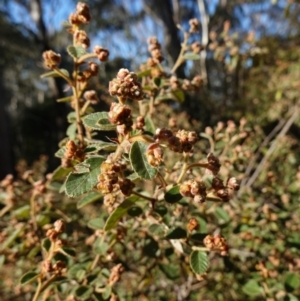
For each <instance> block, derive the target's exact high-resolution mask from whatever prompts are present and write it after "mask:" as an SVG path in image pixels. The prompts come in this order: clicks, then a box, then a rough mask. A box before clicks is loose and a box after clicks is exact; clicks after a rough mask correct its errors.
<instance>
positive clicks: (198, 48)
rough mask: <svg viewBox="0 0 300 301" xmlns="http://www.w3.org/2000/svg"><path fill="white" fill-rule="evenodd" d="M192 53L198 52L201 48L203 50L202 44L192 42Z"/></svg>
mask: <svg viewBox="0 0 300 301" xmlns="http://www.w3.org/2000/svg"><path fill="white" fill-rule="evenodd" d="M191 48H192V51H193V53H196V54H198V53H199V52H200V51H201V50H203V46H202V45H201V44H200V43H199V42H194V43H193V44H192V45H191Z"/></svg>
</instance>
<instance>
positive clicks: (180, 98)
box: [172, 90, 185, 102]
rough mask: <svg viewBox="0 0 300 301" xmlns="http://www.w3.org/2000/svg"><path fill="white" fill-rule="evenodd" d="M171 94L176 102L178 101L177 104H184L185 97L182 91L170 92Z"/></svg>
mask: <svg viewBox="0 0 300 301" xmlns="http://www.w3.org/2000/svg"><path fill="white" fill-rule="evenodd" d="M172 94H173V95H174V97H175V100H176V101H178V102H184V99H185V95H184V93H183V91H182V90H175V91H172Z"/></svg>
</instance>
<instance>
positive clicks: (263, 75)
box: [0, 0, 300, 301]
mask: <svg viewBox="0 0 300 301" xmlns="http://www.w3.org/2000/svg"><path fill="white" fill-rule="evenodd" d="M200 2H201V3H204V7H205V13H206V19H205V20H204V21H203V15H201V14H200V12H199V3H200ZM87 3H88V4H89V6H90V7H91V12H92V16H93V22H92V23H91V24H90V25H89V29H88V31H89V32H90V33H92V34H91V36H92V37H93V39H92V44H96V43H97V44H100V45H102V46H103V47H105V48H108V49H109V50H110V52H111V57H110V61H109V62H108V63H106V64H105V65H102V66H101V70H100V72H99V78H98V81H97V83H96V85H97V89H98V92H99V96H100V97H101V98H102V100H103V101H102V102H101V104H100V105H99V106H100V107H99V110H101V109H103V108H105V106H107V101H106V94H105V93H104V92H103V93H102V92H101V91H103V90H105V88H106V87H107V83H108V81H109V80H110V79H112V78H113V77H114V76H115V74H116V72H117V71H118V69H119V68H122V67H125V68H129V69H131V70H138V68H139V67H138V66H139V65H140V64H141V63H143V62H145V61H146V59H147V55H148V54H147V46H146V41H147V38H148V37H150V36H153V35H156V36H157V37H158V39H159V41H160V42H161V43H162V45H163V49H164V50H165V53H164V55H165V57H166V58H167V62H165V64H170V65H172V64H173V63H174V61H175V60H176V57H177V55H178V53H179V51H180V32H179V31H178V30H177V27H176V24H177V23H179V24H182V26H183V27H185V28H187V27H188V20H189V19H191V18H199V19H201V18H202V25H204V26H205V23H206V25H208V32H207V36H208V45H207V47H206V57H205V67H203V65H202V66H201V62H198V61H193V63H189V64H186V65H185V66H184V68H181V69H179V70H178V76H179V77H184V76H185V77H188V78H192V77H193V76H194V75H195V74H199V73H201V74H205V73H206V74H207V77H205V78H204V80H205V84H204V85H203V87H202V89H201V91H199V93H197V94H193V95H186V97H185V101H184V102H183V103H181V104H176V105H173V106H171V109H170V107H168V108H165V107H163V108H162V109H161V111H158V114H160V115H159V116H161V117H162V118H166V120H167V118H168V117H170V116H172V114H173V115H174V113H172V112H174V110H175V113H176V112H177V113H180V115H178V116H180V117H179V118H180V119H181V124H183V123H188V124H189V125H188V126H189V127H190V128H192V129H193V130H195V131H197V132H201V131H205V128H207V127H213V126H214V125H216V124H217V122H218V121H224V122H227V120H233V121H234V122H235V123H236V124H239V120H240V119H241V118H242V117H244V118H246V120H247V122H248V123H247V126H249V127H251V128H252V129H253V130H251V135H250V136H249V137H250V138H249V137H248V138H247V139H248V140H247V141H244V142H242V143H244V145H245V146H246V149H248V150H249V153H248V154H247V153H246V154H245V153H241V152H240V153H239V150H238V149H237V150H235V149H232V150H230V152H229V153H228V155H227V156H228V158H229V159H228V160H230V158H233V157H235V156H236V157H238V158H240V159H239V160H240V161H237V162H238V163H235V164H237V165H236V166H235V167H234V168H235V170H234V171H232V173H233V174H235V175H236V176H238V175H239V174H240V173H241V172H242V173H243V174H242V176H243V177H241V180H242V188H243V189H242V191H241V193H240V195H239V198H238V200H236V201H235V202H233V204H231V205H226V206H223V209H222V210H223V211H221V213H220V214H221V216H218V215H216V216H214V217H211V220H208V221H207V222H208V223H210V222H214V221H215V220H217V221H218V222H217V223H218V226H219V227H220V228H221V229H222V234H224V236H225V237H228V240H229V243H230V244H232V245H234V248H235V249H239V248H241V249H245V250H246V251H245V253H243V252H242V251H240V252H238V254H236V256H235V257H234V256H233V257H228V258H225V259H224V258H217V257H216V258H214V260H215V261H216V262H215V263H212V266H214V267H216V266H217V268H215V269H214V270H213V271H211V270H210V271H209V273H208V276H207V279H206V280H205V281H202V282H199V283H197V284H195V283H191V284H190V287H189V289H190V290H189V293H188V294H187V295H184V294H183V293H182V291H184V288H183V285H187V282H184V280H183V279H182V278H185V276H184V275H177V274H176V271H175V272H174V274H172V275H171V276H170V275H169V276H170V277H168V275H167V278H169V280H168V281H170V283H168V282H166V283H163V284H159V283H158V284H155V286H154V287H155V288H156V289H157V288H158V287H159V288H160V289H159V290H157V291H156V292H157V293H158V295H156V292H153V291H151V289H147V290H144V291H143V290H142V289H141V292H140V291H138V292H136V295H134V294H133V296H132V297H131V298H133V299H130V298H129V297H128V296H127V299H126V300H142V299H134V298H141V296H142V295H143V296H144V295H148V296H150V297H149V300H200V296H201V300H248V299H247V298H252V299H253V300H289V301H294V300H300V291H299V287H300V279H299V276H297V275H299V272H300V255H299V253H300V252H299V249H300V235H299V233H300V228H299V225H300V220H299V216H300V211H299V188H300V185H299V181H300V172H299V170H298V168H299V166H300V146H299V145H300V143H299V142H300V129H299V127H300V118H299V113H298V114H297V112H299V102H300V101H299V88H300V52H299V50H300V49H299V45H300V20H299V16H300V1H298V0H294V1H293V0H286V1H284V0H282V1H280V0H278V1H276V0H272V1H271V0H261V1H250V0H244V1H243V0H240V1H234V0H214V1H196V0H165V1H161V0H160V1H158V0H129V1H122V0H113V1H112V0H91V1H88V2H87ZM74 6H75V1H72V0H68V1H63V2H62V1H59V0H51V1H46V0H44V1H42V0H10V1H7V0H6V1H5V0H0V37H1V38H0V53H1V56H0V93H1V98H0V102H1V104H0V141H1V142H0V158H1V159H0V161H1V164H0V179H2V178H3V177H4V176H5V175H6V174H7V173H14V166H15V165H16V164H17V162H18V161H19V160H21V159H22V160H25V161H26V162H28V164H29V165H31V164H32V163H33V162H34V161H35V160H36V159H37V158H39V156H40V155H41V154H44V155H47V156H48V157H49V160H48V169H49V170H53V169H54V168H55V167H56V166H57V164H58V161H56V159H55V158H54V156H53V154H54V152H55V151H56V150H57V145H58V143H59V141H60V140H61V139H62V138H63V137H64V136H65V131H66V128H67V122H66V118H65V116H66V115H67V113H68V111H69V108H68V106H67V105H66V104H62V103H56V102H55V101H54V99H57V98H61V97H62V96H63V95H64V89H65V86H64V83H63V82H62V81H61V80H58V79H55V80H49V81H44V80H41V79H40V74H42V73H43V72H44V70H43V66H42V62H41V54H42V52H43V51H44V50H47V49H53V50H55V51H56V52H59V53H61V54H62V55H64V56H65V57H63V59H62V61H63V62H64V64H66V66H62V67H66V68H68V66H67V64H68V58H67V55H66V52H65V50H64V49H65V48H66V46H67V45H68V44H69V43H70V41H69V40H68V39H69V38H70V37H71V36H70V37H68V36H67V35H66V33H65V30H64V29H63V28H62V26H61V20H63V19H67V16H68V13H69V12H70V11H71V10H72V8H73V7H74ZM228 21H229V22H228ZM224 24H227V25H224ZM229 24H230V25H229ZM226 26H227V27H226ZM204 35H205V33H204V31H203V28H202V30H200V33H199V36H198V37H197V39H198V40H199V41H203V39H204V38H205V37H204ZM204 69H205V70H204ZM203 72H205V73H203ZM168 110H170V112H169V111H168ZM166 112H167V113H168V114H169V115H168V116H166V117H164V114H166ZM182 112H183V113H182ZM295 113H296V115H295ZM208 129H209V128H208ZM206 132H208V133H209V130H206ZM223 143H224V141H223ZM225 143H226V141H225ZM242 143H241V144H242ZM205 147H207V144H205V143H204V145H203V146H202V151H203V154H205ZM217 149H218V147H217ZM243 152H244V147H243ZM237 153H239V155H237ZM249 154H250V155H249ZM236 157H235V158H236ZM240 165H241V166H243V167H242V168H240V167H239V166H240ZM63 206H68V204H67V203H66V204H64V205H63ZM224 211H225V213H224ZM90 215H92V212H89V211H84V212H82V218H83V219H84V220H89V218H90ZM199 215H200V217H201V213H200V214H199ZM81 239H82V240H83V239H84V238H81ZM123 252H124V249H122V248H121V250H120V251H119V256H120V258H121V257H122V254H123ZM166 252H167V250H166ZM170 256H174V254H170ZM170 258H171V257H170ZM237 258H238V259H237ZM121 259H122V260H124V261H126V260H127V259H126V258H125V257H124V258H121ZM170 260H171V261H173V260H174V262H175V261H176V259H174V258H173V257H172V259H170ZM131 263H132V262H130V264H131ZM167 263H168V262H167ZM175 269H176V267H175ZM156 273H162V274H163V273H165V272H164V268H163V267H161V270H160V271H159V272H158V271H156ZM157 275H158V274H157ZM172 277H173V278H172ZM128 279H131V278H130V277H129V278H128ZM174 279H175V280H174ZM131 280H132V279H131ZM185 280H186V278H185ZM135 281H136V279H135ZM186 281H189V280H186ZM257 283H260V285H259V286H257ZM127 285H128V287H129V289H128V290H129V291H133V290H134V287H135V285H137V283H135V282H134V280H132V284H131V286H129V285H130V284H129V283H128V284H127ZM172 285H174V290H170V291H169V292H168V294H169V296H170V299H168V298H167V299H164V298H165V297H166V296H165V293H166V291H165V290H164V288H165V287H167V288H170V287H171V286H172ZM125 286H126V285H125ZM130 287H132V288H130ZM261 287H263V289H264V293H263V294H262V292H261ZM124 294H125V293H124ZM180 294H181V295H180ZM125 297H126V294H125ZM125 297H124V298H125ZM151 298H152V299H151ZM159 298H160V299H159ZM172 298H173V299H172ZM10 300H13V299H10ZM20 300H21V299H20ZM145 300H147V299H145Z"/></svg>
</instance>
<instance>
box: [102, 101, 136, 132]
mask: <svg viewBox="0 0 300 301" xmlns="http://www.w3.org/2000/svg"><path fill="white" fill-rule="evenodd" d="M108 119H109V121H110V122H111V123H113V124H116V125H117V132H118V133H119V134H121V135H125V134H127V133H128V132H130V131H131V129H132V124H133V121H132V117H131V109H130V108H129V107H128V106H126V105H124V104H121V103H117V102H113V103H112V104H111V106H110V110H109V112H108Z"/></svg>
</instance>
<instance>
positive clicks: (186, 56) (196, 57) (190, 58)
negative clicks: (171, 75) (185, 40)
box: [183, 52, 200, 61]
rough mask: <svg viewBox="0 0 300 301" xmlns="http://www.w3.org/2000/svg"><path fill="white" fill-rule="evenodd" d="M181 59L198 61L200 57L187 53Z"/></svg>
mask: <svg viewBox="0 0 300 301" xmlns="http://www.w3.org/2000/svg"><path fill="white" fill-rule="evenodd" d="M183 58H184V59H185V60H192V61H193V60H199V59H200V55H199V54H196V53H194V52H187V53H185V54H184V55H183Z"/></svg>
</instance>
